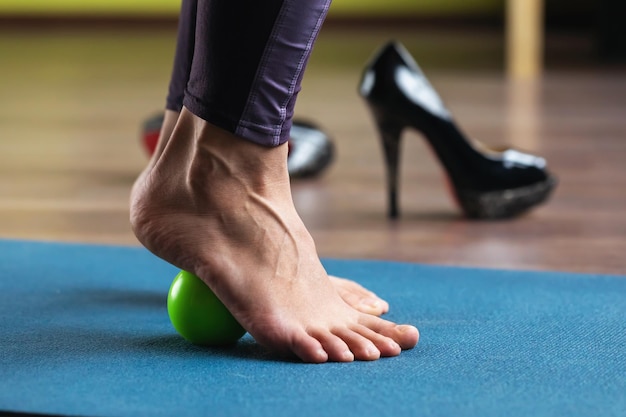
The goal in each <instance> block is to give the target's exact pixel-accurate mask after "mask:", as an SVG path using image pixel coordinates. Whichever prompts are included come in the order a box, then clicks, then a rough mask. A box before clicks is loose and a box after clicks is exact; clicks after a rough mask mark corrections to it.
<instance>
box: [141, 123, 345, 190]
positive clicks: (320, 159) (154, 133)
mask: <svg viewBox="0 0 626 417" xmlns="http://www.w3.org/2000/svg"><path fill="white" fill-rule="evenodd" d="M161 125H163V114H157V115H155V116H153V117H150V118H149V119H147V120H146V121H145V122H144V124H143V129H142V132H141V142H142V144H143V148H144V149H145V151H146V153H147V154H148V156H151V155H152V154H153V153H154V150H155V149H156V145H157V142H158V140H159V133H160V131H161ZM288 146H289V155H288V156H287V168H288V170H289V176H290V177H291V178H292V179H295V178H313V177H316V176H318V175H320V174H321V173H322V172H323V171H324V170H325V169H326V168H328V166H329V165H330V164H331V162H332V161H333V159H334V156H335V146H334V145H333V141H332V140H331V138H330V137H329V136H328V135H327V134H326V133H325V132H324V131H323V130H321V129H320V128H319V127H317V126H316V125H315V124H313V123H310V122H307V121H303V120H295V121H294V122H293V125H292V127H291V134H290V138H289V141H288Z"/></svg>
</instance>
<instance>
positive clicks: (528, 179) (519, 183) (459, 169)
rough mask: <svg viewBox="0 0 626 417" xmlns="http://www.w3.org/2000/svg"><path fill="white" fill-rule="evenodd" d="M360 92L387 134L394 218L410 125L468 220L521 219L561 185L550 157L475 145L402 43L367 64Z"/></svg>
mask: <svg viewBox="0 0 626 417" xmlns="http://www.w3.org/2000/svg"><path fill="white" fill-rule="evenodd" d="M359 92H360V94H361V96H362V97H363V98H364V99H365V101H366V102H367V104H368V105H369V107H370V109H371V111H372V114H373V116H374V120H375V122H376V125H377V127H378V130H379V132H380V137H381V140H382V145H383V152H384V156H385V163H386V167H387V185H388V193H389V211H388V214H389V217H391V218H396V217H398V202H397V200H398V164H399V158H398V157H399V151H400V138H401V134H402V132H403V130H404V129H405V128H408V127H410V128H414V129H416V130H418V131H419V132H421V133H422V135H423V136H424V137H425V138H426V139H427V141H428V143H429V144H430V146H431V147H432V148H433V150H434V152H435V154H436V155H437V157H438V158H439V161H440V162H441V164H442V165H443V167H444V169H445V171H446V173H447V175H448V177H449V179H450V183H451V185H452V189H453V194H454V197H455V199H456V200H457V202H458V203H459V205H460V207H461V209H462V210H463V212H464V214H465V216H466V217H468V218H473V219H501V218H510V217H514V216H518V215H520V214H522V213H524V212H526V211H527V210H529V209H530V208H532V207H534V206H536V205H538V204H539V203H541V202H543V201H545V200H546V199H547V198H548V196H549V195H550V193H551V192H552V190H553V189H554V187H555V185H556V179H555V178H554V177H553V176H552V175H551V174H550V173H549V172H548V171H547V169H546V161H545V160H544V159H543V158H540V157H537V156H534V155H529V154H525V153H521V152H518V151H516V150H513V149H508V150H504V151H495V150H491V149H486V148H485V147H484V146H481V147H479V146H478V145H477V144H472V143H471V142H470V141H469V140H468V139H467V138H466V137H465V135H464V134H463V133H462V132H461V131H460V130H459V128H458V127H457V126H456V124H455V122H454V120H453V118H452V116H451V114H450V112H449V111H448V110H447V109H446V107H445V106H444V104H443V103H442V101H441V99H440V98H439V96H438V95H437V93H436V92H435V90H434V89H433V88H432V86H431V85H430V83H429V82H428V80H427V79H426V77H425V76H424V74H423V73H422V71H421V70H420V69H419V67H418V65H417V63H415V61H414V60H413V58H412V57H411V55H410V54H409V52H408V51H407V50H406V49H405V48H404V47H403V46H402V45H401V44H399V43H397V42H390V43H388V44H387V45H386V46H384V47H383V48H382V49H381V50H380V51H379V52H378V53H377V54H376V55H375V56H374V57H373V59H372V60H371V61H370V63H369V64H368V65H367V66H366V68H365V70H364V72H363V77H362V79H361V83H360V86H359Z"/></svg>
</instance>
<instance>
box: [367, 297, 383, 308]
mask: <svg viewBox="0 0 626 417" xmlns="http://www.w3.org/2000/svg"><path fill="white" fill-rule="evenodd" d="M363 305H364V306H367V307H373V308H378V307H380V306H381V302H380V300H378V299H376V298H368V299H367V300H364V301H363Z"/></svg>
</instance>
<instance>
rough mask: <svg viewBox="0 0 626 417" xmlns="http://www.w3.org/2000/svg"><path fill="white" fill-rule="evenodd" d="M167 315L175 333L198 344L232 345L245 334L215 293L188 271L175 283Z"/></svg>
mask: <svg viewBox="0 0 626 417" xmlns="http://www.w3.org/2000/svg"><path fill="white" fill-rule="evenodd" d="M167 312H168V314H169V316H170V320H171V321H172V324H173V325H174V328H175V329H176V331H177V332H178V333H179V334H180V335H181V336H182V337H184V338H185V339H187V340H188V341H190V342H191V343H194V344H196V345H203V346H220V345H230V344H234V343H235V342H237V340H239V339H240V338H241V337H242V336H243V335H244V334H245V333H246V331H245V330H244V328H243V327H241V325H240V324H239V323H238V322H237V320H235V318H234V317H233V316H232V314H230V312H229V311H228V309H226V307H225V306H224V304H222V302H221V301H220V300H219V299H218V298H217V297H216V296H215V294H213V291H211V289H209V287H208V286H207V285H206V284H205V283H204V282H203V281H202V280H201V279H200V278H198V277H197V276H195V275H194V274H192V273H190V272H187V271H180V273H179V274H178V275H176V278H174V281H173V282H172V286H171V287H170V291H169V293H168V295H167Z"/></svg>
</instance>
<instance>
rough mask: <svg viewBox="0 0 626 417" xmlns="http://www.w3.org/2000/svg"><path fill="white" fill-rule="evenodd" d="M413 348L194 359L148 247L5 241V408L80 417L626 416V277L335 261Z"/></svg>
mask: <svg viewBox="0 0 626 417" xmlns="http://www.w3.org/2000/svg"><path fill="white" fill-rule="evenodd" d="M324 264H325V266H326V267H327V269H328V271H329V272H330V273H332V274H335V275H340V276H345V277H349V278H353V279H355V280H357V281H359V282H361V283H362V284H364V285H366V286H367V287H369V288H371V289H373V290H374V291H376V292H377V293H379V294H380V295H381V296H383V297H384V298H386V299H387V300H388V301H389V302H390V304H391V306H392V309H391V311H390V313H389V314H388V317H389V318H390V319H391V320H395V321H399V322H406V323H412V324H415V325H417V326H418V327H419V329H420V331H421V341H420V343H419V345H418V346H417V347H416V348H415V349H413V350H410V351H406V352H404V353H403V354H402V355H400V356H399V357H395V358H387V359H382V360H379V361H376V362H355V363H349V364H337V363H331V364H323V365H308V364H302V363H298V362H289V361H283V360H280V359H278V358H276V357H274V356H273V355H271V354H268V353H267V352H266V351H265V350H264V349H262V348H260V347H259V346H258V345H257V344H255V342H254V341H253V340H252V339H251V338H250V337H249V336H245V337H244V339H242V340H241V341H240V342H239V343H238V345H236V346H235V347H233V348H228V349H210V348H199V347H196V346H193V345H191V344H189V343H188V342H186V341H185V340H183V339H182V338H180V337H179V336H178V335H177V334H176V333H175V331H174V330H173V328H172V326H171V324H170V322H169V318H168V316H167V308H166V297H167V291H168V288H169V285H170V283H171V281H172V279H173V278H174V276H175V274H176V273H177V272H178V271H177V270H176V269H175V268H173V267H172V266H170V265H168V264H166V263H164V262H163V261H161V260H159V259H157V258H155V257H154V256H152V255H151V254H149V253H148V252H147V251H146V250H144V249H142V248H134V247H115V246H93V245H79V244H60V243H59V244H57V243H37V242H28V241H0V384H1V388H2V389H0V410H2V411H4V412H31V413H42V414H60V415H82V416H117V417H120V416H143V415H145V416H199V415H202V416H205V415H210V416H266V417H279V416H303V417H304V416H316V417H317V416H342V417H349V416H355V417H356V416H358V417H370V416H371V417H373V416H376V417H379V416H394V417H402V416H455V417H463V416H481V417H488V416H508V417H510V416H524V417H527V416H534V417H541V416H625V415H626V277H618V276H600V275H580V274H568V273H542V272H524V271H503V270H483V269H466V268H452V267H440V266H426V265H415V264H405V263H395V262H382V261H363V260H334V259H326V260H324Z"/></svg>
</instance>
